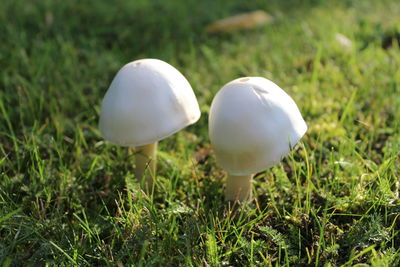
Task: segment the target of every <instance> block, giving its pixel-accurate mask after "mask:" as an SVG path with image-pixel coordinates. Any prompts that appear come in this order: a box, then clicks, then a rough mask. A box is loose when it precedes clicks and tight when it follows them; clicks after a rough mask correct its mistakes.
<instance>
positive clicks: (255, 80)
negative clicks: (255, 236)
mask: <svg viewBox="0 0 400 267" xmlns="http://www.w3.org/2000/svg"><path fill="white" fill-rule="evenodd" d="M306 131H307V125H306V123H305V122H304V120H303V117H302V116H301V114H300V111H299V109H298V107H297V105H296V103H295V102H294V101H293V99H292V98H291V97H290V96H289V95H288V94H286V93H285V92H284V91H283V90H282V89H281V88H280V87H279V86H277V85H276V84H275V83H273V82H271V81H269V80H267V79H265V78H261V77H244V78H239V79H236V80H234V81H231V82H230V83H228V84H226V85H224V86H223V87H222V88H221V89H220V90H219V92H218V93H217V95H216V96H215V98H214V99H213V101H212V104H211V109H210V115H209V135H210V139H211V144H212V146H213V148H214V150H215V155H216V159H217V162H218V163H219V164H220V165H221V166H222V167H223V169H225V171H226V172H227V173H228V177H227V180H226V190H225V199H226V200H228V201H235V200H236V201H240V202H245V201H248V200H250V199H251V189H252V188H251V182H252V177H253V175H254V174H255V173H257V172H260V171H264V170H266V169H268V168H270V167H272V166H273V165H275V164H276V163H278V162H279V161H280V160H281V158H282V157H284V156H285V155H286V154H287V153H289V151H290V149H291V148H292V147H293V146H294V145H295V144H296V143H297V142H298V141H299V140H300V138H301V137H302V136H303V135H304V133H305V132H306Z"/></svg>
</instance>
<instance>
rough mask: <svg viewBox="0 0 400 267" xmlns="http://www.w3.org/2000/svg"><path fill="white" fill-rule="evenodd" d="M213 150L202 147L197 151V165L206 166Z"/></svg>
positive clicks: (195, 154)
mask: <svg viewBox="0 0 400 267" xmlns="http://www.w3.org/2000/svg"><path fill="white" fill-rule="evenodd" d="M211 150H212V147H211V146H206V147H200V148H199V149H197V150H196V152H194V158H195V159H196V162H197V164H200V165H202V164H204V163H205V162H206V161H207V159H208V157H209V156H210V152H211Z"/></svg>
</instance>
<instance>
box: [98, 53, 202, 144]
mask: <svg viewBox="0 0 400 267" xmlns="http://www.w3.org/2000/svg"><path fill="white" fill-rule="evenodd" d="M199 118H200V109H199V104H198V103H197V99H196V96H195V94H194V92H193V89H192V87H191V86H190V84H189V82H188V81H187V80H186V78H185V77H184V76H183V75H182V74H181V73H180V72H179V71H178V70H177V69H175V68H174V67H173V66H171V65H170V64H168V63H166V62H164V61H161V60H158V59H141V60H136V61H133V62H130V63H128V64H126V65H125V66H123V67H122V68H121V69H120V70H119V71H118V73H117V75H116V76H115V78H114V79H113V81H112V82H111V85H110V88H109V89H108V91H107V93H106V94H105V96H104V99H103V103H102V107H101V114H100V121H99V128H100V133H101V135H102V136H103V137H104V138H105V139H106V140H108V141H109V142H111V143H113V144H116V145H120V146H141V145H146V144H151V143H154V142H157V141H160V140H161V139H163V138H165V137H168V136H170V135H172V134H174V133H175V132H177V131H179V130H180V129H182V128H184V127H186V126H188V125H190V124H193V123H195V122H196V121H197V120H198V119H199Z"/></svg>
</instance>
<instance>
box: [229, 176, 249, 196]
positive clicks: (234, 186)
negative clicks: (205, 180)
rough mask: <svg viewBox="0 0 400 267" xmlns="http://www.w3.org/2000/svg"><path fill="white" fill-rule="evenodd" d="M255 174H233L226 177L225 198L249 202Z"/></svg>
mask: <svg viewBox="0 0 400 267" xmlns="http://www.w3.org/2000/svg"><path fill="white" fill-rule="evenodd" d="M252 179H253V175H252V174H250V175H243V176H242V175H240V176H236V175H231V174H228V177H227V178H226V188H225V200H226V201H240V202H247V201H249V200H250V199H251V188H252V186H251V184H252Z"/></svg>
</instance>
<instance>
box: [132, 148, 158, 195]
mask: <svg viewBox="0 0 400 267" xmlns="http://www.w3.org/2000/svg"><path fill="white" fill-rule="evenodd" d="M157 144H158V142H155V143H152V144H148V145H144V146H137V147H136V168H135V176H136V178H137V179H138V180H139V183H140V184H141V185H142V186H143V188H144V189H145V191H147V192H150V191H151V189H152V187H153V180H154V178H155V176H156V157H157Z"/></svg>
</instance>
